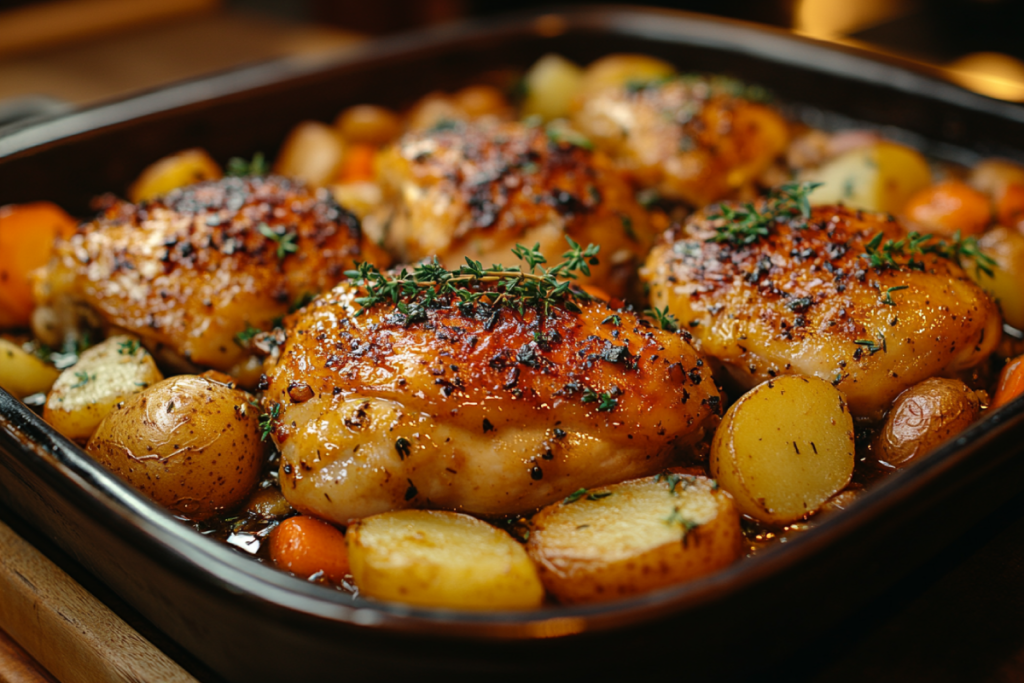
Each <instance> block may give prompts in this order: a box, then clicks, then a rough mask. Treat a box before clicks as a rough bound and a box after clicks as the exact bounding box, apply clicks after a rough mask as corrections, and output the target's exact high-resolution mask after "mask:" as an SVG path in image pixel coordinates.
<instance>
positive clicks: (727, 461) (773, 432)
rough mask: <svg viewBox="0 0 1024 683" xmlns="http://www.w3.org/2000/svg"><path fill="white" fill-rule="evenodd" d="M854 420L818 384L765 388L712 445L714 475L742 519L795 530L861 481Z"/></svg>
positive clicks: (831, 390) (725, 422)
mask: <svg viewBox="0 0 1024 683" xmlns="http://www.w3.org/2000/svg"><path fill="white" fill-rule="evenodd" d="M853 461H854V438H853V416H852V415H851V414H850V409H849V408H848V407H847V405H846V398H845V397H844V396H843V394H842V392H840V391H839V390H838V389H836V388H835V387H834V386H832V385H831V384H829V383H828V382H826V381H825V380H822V379H818V378H816V377H801V376H796V375H794V376H787V377H779V378H776V379H773V380H769V381H767V382H764V383H763V384H759V385H758V386H756V387H754V388H753V389H751V390H750V391H748V392H747V393H745V394H744V395H743V396H741V397H740V398H739V400H737V401H736V402H735V403H734V404H732V406H731V407H730V408H729V410H728V411H727V412H726V413H725V417H724V418H722V423H721V424H720V425H719V426H718V429H717V430H716V431H715V437H714V440H713V441H712V442H711V463H710V464H711V475H712V476H713V477H716V478H717V479H718V482H719V483H720V484H721V485H722V488H724V489H725V490H726V491H728V492H729V493H731V494H732V495H733V497H735V498H736V505H737V507H738V508H739V510H740V512H742V513H743V514H746V515H750V516H751V517H754V518H755V519H759V520H761V521H762V522H768V523H769V524H788V523H789V522H795V521H796V520H798V519H800V518H802V517H804V516H805V515H807V514H809V513H811V512H814V511H815V510H817V509H818V506H820V505H821V504H822V503H824V502H825V501H826V500H828V499H829V498H831V497H832V496H833V495H835V494H836V493H837V492H838V491H840V490H842V489H843V487H845V486H846V484H847V483H849V481H850V476H851V475H852V474H853Z"/></svg>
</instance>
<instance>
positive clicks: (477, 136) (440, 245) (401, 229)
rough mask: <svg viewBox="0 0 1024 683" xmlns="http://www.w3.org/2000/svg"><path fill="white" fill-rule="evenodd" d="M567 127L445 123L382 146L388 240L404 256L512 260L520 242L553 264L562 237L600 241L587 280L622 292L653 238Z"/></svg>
mask: <svg viewBox="0 0 1024 683" xmlns="http://www.w3.org/2000/svg"><path fill="white" fill-rule="evenodd" d="M589 146H590V145H589V143H588V142H587V141H586V140H585V139H584V138H582V137H580V136H579V135H578V134H576V133H573V132H571V131H569V130H568V129H564V130H556V129H545V128H540V127H531V126H527V125H524V124H522V123H516V122H495V121H491V122H477V123H462V122H459V123H451V124H450V125H447V126H442V127H440V128H438V127H435V128H433V129H430V130H427V131H424V132H415V133H409V134H407V135H406V136H405V137H403V138H402V139H401V140H400V141H398V142H397V143H395V144H394V145H393V146H392V147H390V148H389V149H387V150H385V151H384V152H383V154H382V155H381V158H380V160H379V166H378V167H379V173H380V179H381V182H382V184H383V186H384V188H385V192H386V194H387V195H388V196H389V197H390V206H391V211H393V214H392V216H391V223H390V227H389V229H388V234H387V241H386V244H387V245H388V246H389V247H390V248H391V249H392V251H394V252H395V253H397V254H398V255H399V256H400V257H401V258H402V259H404V260H405V261H407V262H411V261H418V260H420V259H423V258H428V257H434V256H436V257H437V258H438V259H439V260H440V261H441V263H442V264H443V265H445V266H446V267H448V268H457V267H458V266H460V265H462V264H463V263H464V262H465V261H464V259H465V258H467V257H468V258H471V259H473V260H479V261H482V262H483V263H486V264H491V263H499V264H503V265H509V264H513V263H514V262H513V261H510V259H511V258H512V256H511V249H512V247H514V246H515V245H516V244H517V243H518V244H523V245H526V246H529V247H532V246H534V244H540V251H541V252H542V253H543V254H544V256H545V257H546V258H547V259H548V262H549V263H554V262H557V261H558V260H559V257H560V256H561V254H562V253H563V252H564V251H565V244H566V241H565V236H567V235H568V236H569V237H571V238H572V239H574V240H576V241H577V242H579V243H580V244H588V243H592V244H599V245H601V254H602V264H601V265H600V266H598V267H597V268H595V269H594V270H593V274H592V276H591V277H590V278H588V279H586V280H585V282H586V283H587V284H593V285H597V286H598V287H601V288H602V289H604V290H605V291H606V292H607V293H608V294H610V295H612V296H622V295H623V294H625V293H626V289H627V286H628V284H629V283H630V281H631V280H632V279H633V277H634V272H635V270H636V267H637V266H638V265H639V263H640V262H641V261H642V259H643V257H644V256H645V255H646V253H647V251H648V250H649V249H650V247H651V245H652V244H653V242H654V237H655V233H654V231H653V229H652V228H651V227H650V224H649V221H648V217H647V213H646V211H644V210H643V208H641V207H640V206H639V205H638V204H637V203H636V200H635V198H634V192H633V188H632V187H630V185H629V184H628V183H627V182H626V179H625V178H624V177H623V176H622V174H621V173H620V172H619V171H618V170H617V169H615V168H614V167H613V165H612V164H611V162H610V161H609V160H608V158H607V157H606V156H605V155H604V154H602V153H600V152H592V151H590V149H588V148H589Z"/></svg>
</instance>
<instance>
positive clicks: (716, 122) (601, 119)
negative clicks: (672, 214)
mask: <svg viewBox="0 0 1024 683" xmlns="http://www.w3.org/2000/svg"><path fill="white" fill-rule="evenodd" d="M739 90H740V86H739V84H738V83H737V82H735V81H731V80H726V79H713V78H712V79H708V78H703V77H698V76H685V75H676V76H668V77H662V78H656V79H652V80H647V81H629V82H627V83H625V84H621V85H613V86H609V87H605V88H601V89H598V90H596V91H595V92H588V93H586V94H585V95H584V96H583V98H582V101H581V102H579V103H578V105H577V107H576V111H575V113H574V114H573V117H572V122H573V125H574V126H576V128H577V129H578V130H579V131H580V132H582V133H583V134H584V135H586V136H587V137H588V138H589V139H590V140H592V141H593V143H594V145H595V146H596V147H597V148H598V149H600V150H604V151H605V152H607V153H608V154H609V155H610V156H611V157H612V159H613V160H614V161H615V163H616V165H618V166H619V167H620V168H621V169H623V170H624V171H626V172H627V173H628V174H629V175H630V176H631V177H632V178H633V179H634V180H635V182H636V183H638V184H639V185H641V186H643V187H647V188H652V189H655V190H657V191H658V192H659V193H660V194H661V195H662V196H664V197H666V198H669V199H673V200H678V201H683V202H685V203H687V204H689V205H690V206H695V207H702V206H706V205H707V204H710V203H711V202H714V201H717V200H720V199H724V198H727V197H732V196H735V195H736V194H737V193H738V192H739V191H740V190H741V189H750V187H751V186H752V185H753V183H754V181H755V180H756V179H757V178H758V176H759V175H760V174H761V173H763V172H764V171H765V170H766V169H767V168H768V167H769V166H770V165H771V164H772V163H773V162H774V161H775V160H776V159H777V158H778V157H779V155H781V154H782V152H783V151H784V150H785V148H786V144H787V143H788V141H789V130H788V127H787V124H786V121H785V120H784V119H783V118H782V116H781V115H780V114H779V113H778V112H777V111H776V110H775V109H773V108H771V107H769V106H767V105H764V104H760V103H758V102H754V101H751V100H750V99H747V98H745V97H743V96H742V93H741V92H738V91H739Z"/></svg>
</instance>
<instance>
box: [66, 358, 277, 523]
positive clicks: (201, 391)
mask: <svg viewBox="0 0 1024 683" xmlns="http://www.w3.org/2000/svg"><path fill="white" fill-rule="evenodd" d="M250 400H251V397H250V396H249V395H248V394H246V393H245V392H243V391H240V390H238V389H232V388H230V387H228V386H226V385H224V384H221V383H220V382H215V381H213V380H210V379H206V378H204V377H196V376H194V375H179V376H177V377H171V378H170V379H166V380H164V381H162V382H159V383H157V384H154V385H153V386H151V387H149V388H148V389H146V390H145V391H143V392H142V393H140V394H136V395H135V396H132V397H131V398H129V399H127V400H126V401H124V402H122V403H119V404H117V405H116V406H115V407H114V409H113V410H112V411H111V412H110V414H109V415H107V417H106V418H104V420H103V422H101V423H100V426H99V427H98V428H97V429H96V433H95V434H93V436H92V438H91V439H90V440H89V443H88V445H87V446H86V451H88V453H89V454H90V455H92V456H93V457H94V458H95V459H96V460H97V461H98V462H100V463H101V464H102V465H103V466H104V467H106V468H107V469H109V470H111V471H112V472H114V473H115V474H118V475H120V476H121V477H122V478H123V479H125V480H126V481H127V482H128V483H129V484H131V485H132V486H134V487H135V488H137V489H138V490H139V491H141V492H142V493H143V494H145V495H146V496H148V497H150V498H152V499H153V500H154V501H156V502H157V503H159V504H161V505H163V506H164V507H166V508H167V509H168V510H170V511H171V512H172V513H174V514H176V515H181V516H182V517H186V518H188V519H192V520H196V521H199V520H203V519H207V518H209V517H212V516H213V515H215V514H217V513H219V512H223V511H225V510H228V509H230V508H232V507H234V506H235V505H237V504H239V503H240V502H242V501H243V500H245V498H246V497H247V496H248V495H249V493H250V492H251V491H252V490H253V488H255V486H256V483H257V481H258V480H259V476H260V470H261V466H262V464H263V455H264V449H263V444H262V443H261V442H260V433H259V414H260V412H259V410H258V409H257V408H255V407H253V405H251V404H250Z"/></svg>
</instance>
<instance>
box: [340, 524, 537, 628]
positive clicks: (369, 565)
mask: <svg viewBox="0 0 1024 683" xmlns="http://www.w3.org/2000/svg"><path fill="white" fill-rule="evenodd" d="M345 538H346V540H347V543H348V553H349V564H350V567H351V571H352V578H353V580H354V581H355V584H356V586H358V588H359V593H360V594H361V595H365V596H367V597H371V598H376V599H377V600H390V601H394V602H404V603H409V604H412V605H422V606H425V607H449V608H452V609H490V610H494V609H526V608H530V607H537V606H539V605H540V604H541V601H542V600H543V599H544V589H543V587H542V586H541V583H540V580H539V579H538V578H537V570H536V568H535V567H534V566H533V562H531V561H530V558H529V557H527V555H526V551H525V550H523V546H522V545H520V544H519V543H518V542H517V541H516V540H515V539H513V538H512V537H511V536H509V535H508V534H507V533H506V532H504V531H502V530H500V529H497V528H495V527H493V526H491V525H490V524H487V523H486V522H482V521H480V520H479V519H476V518H475V517H470V516H469V515H462V514H459V513H456V512H441V511H433V510H401V511H398V512H385V513H383V514H379V515H374V516H372V517H367V518H366V519H362V520H359V521H358V522H356V523H355V524H352V525H351V526H349V528H348V533H347V534H346V536H345Z"/></svg>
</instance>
